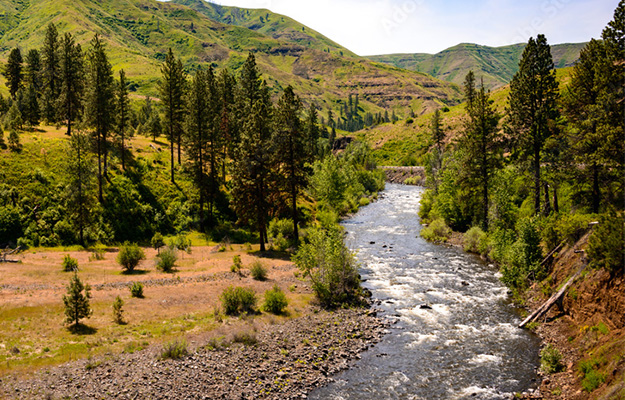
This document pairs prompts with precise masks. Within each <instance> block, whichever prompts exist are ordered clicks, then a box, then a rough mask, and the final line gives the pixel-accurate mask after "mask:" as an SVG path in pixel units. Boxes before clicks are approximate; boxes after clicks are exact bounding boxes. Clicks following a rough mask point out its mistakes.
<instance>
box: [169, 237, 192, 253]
mask: <svg viewBox="0 0 625 400" xmlns="http://www.w3.org/2000/svg"><path fill="white" fill-rule="evenodd" d="M169 247H173V248H176V249H178V250H181V251H184V252H187V253H191V239H189V238H187V236H186V235H184V234H182V233H180V234H178V235H176V236H174V237H173V238H172V239H171V240H170V241H169Z"/></svg>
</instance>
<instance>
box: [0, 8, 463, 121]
mask: <svg viewBox="0 0 625 400" xmlns="http://www.w3.org/2000/svg"><path fill="white" fill-rule="evenodd" d="M3 7H4V9H3ZM2 12H3V16H5V17H6V18H4V19H2V22H0V30H1V32H0V59H1V58H4V59H5V60H6V57H7V56H8V53H9V51H10V49H11V48H13V47H15V46H19V47H20V48H21V49H22V51H23V52H26V51H27V50H28V49H31V48H39V47H41V45H42V43H43V38H44V35H45V30H46V26H47V25H48V24H49V23H50V22H54V23H55V24H56V25H57V28H58V30H59V33H60V34H64V33H65V32H71V33H72V34H73V35H74V36H75V37H76V38H77V41H78V42H79V43H81V44H82V46H83V49H87V48H88V47H89V41H90V40H91V38H92V37H93V35H94V33H95V32H98V33H100V34H101V35H102V37H103V38H104V40H105V42H106V44H107V46H108V52H109V57H110V60H111V63H112V64H113V67H114V69H115V70H118V69H120V68H124V69H125V70H126V73H127V75H128V77H129V79H130V80H131V81H132V82H134V83H136V84H137V85H138V92H139V93H140V94H150V95H152V96H154V95H156V94H157V90H156V82H157V81H158V79H159V77H160V65H161V63H162V61H163V60H164V57H165V54H166V52H167V51H168V48H170V47H171V48H172V49H173V50H174V53H175V54H176V56H178V57H180V58H181V59H182V60H183V62H184V64H185V68H186V69H187V70H188V71H189V72H191V73H192V72H193V71H194V70H195V69H197V68H199V67H200V66H204V67H205V66H207V65H208V64H212V65H214V66H215V67H216V68H223V67H227V68H229V69H231V70H234V71H236V70H237V69H238V68H239V67H240V66H241V65H242V64H243V62H244V61H245V58H246V57H247V53H248V52H253V53H255V54H256V58H257V62H258V64H259V66H260V68H261V70H262V72H263V74H264V77H265V79H266V80H267V81H268V82H269V84H270V86H271V87H272V88H273V89H274V93H278V92H279V91H280V90H281V89H282V88H283V87H285V86H286V85H289V84H290V85H293V87H294V88H295V90H296V92H297V93H298V94H299V95H300V96H301V97H302V98H303V99H304V100H305V101H306V102H307V103H308V102H310V101H314V102H316V103H317V104H318V105H319V106H320V107H322V108H323V109H330V108H332V109H333V110H335V111H336V110H337V109H338V107H339V105H340V102H341V101H344V100H346V99H347V97H348V95H349V94H350V93H351V94H359V98H360V100H361V102H360V105H361V107H362V109H363V110H364V111H371V112H380V111H383V110H384V109H394V110H396V111H397V113H398V114H399V115H405V114H406V113H407V112H408V111H409V110H412V111H414V112H415V113H417V114H422V113H425V112H428V111H430V110H432V109H433V108H437V107H440V106H441V105H453V104H457V103H458V102H459V101H460V99H461V93H460V90H459V88H458V87H456V86H455V85H451V84H449V83H446V82H443V81H440V80H437V79H433V78H431V77H429V76H427V75H425V74H423V73H418V72H412V71H407V70H403V69H399V68H396V67H393V66H389V65H387V64H380V63H376V62H372V61H369V60H367V59H364V58H361V57H358V56H356V55H354V54H353V53H351V52H350V51H349V50H347V49H345V48H343V47H341V46H339V45H338V44H336V43H334V42H333V41H331V40H330V39H328V38H326V37H324V36H323V35H321V34H319V33H317V32H315V31H313V30H312V29H309V28H308V27H305V26H304V25H302V24H299V23H297V21H294V20H292V19H290V18H288V17H285V16H281V15H279V14H274V13H271V12H269V11H267V10H246V9H240V8H233V7H221V6H217V5H214V4H210V3H205V2H204V1H203V0H175V1H169V2H161V1H156V0H107V1H98V0H8V1H6V0H5V1H4V2H2V5H1V6H0V13H2ZM261 17H262V21H261ZM226 22H227V23H226Z"/></svg>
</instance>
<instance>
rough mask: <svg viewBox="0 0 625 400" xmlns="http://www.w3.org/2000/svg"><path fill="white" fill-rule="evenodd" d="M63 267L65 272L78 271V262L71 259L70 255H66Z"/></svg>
mask: <svg viewBox="0 0 625 400" xmlns="http://www.w3.org/2000/svg"><path fill="white" fill-rule="evenodd" d="M62 266H63V271H64V272H73V271H78V260H76V259H75V258H72V257H70V255H69V254H66V255H65V257H63V264H62Z"/></svg>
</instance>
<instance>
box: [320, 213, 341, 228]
mask: <svg viewBox="0 0 625 400" xmlns="http://www.w3.org/2000/svg"><path fill="white" fill-rule="evenodd" d="M317 221H319V224H320V225H321V227H323V228H329V227H331V226H334V225H336V224H337V223H338V222H339V214H338V213H337V212H336V211H334V210H327V209H326V210H319V211H317Z"/></svg>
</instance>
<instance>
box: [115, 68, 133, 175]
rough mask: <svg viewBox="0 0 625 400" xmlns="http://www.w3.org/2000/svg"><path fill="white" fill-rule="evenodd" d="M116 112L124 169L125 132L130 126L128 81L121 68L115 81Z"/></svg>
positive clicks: (123, 167) (124, 167)
mask: <svg viewBox="0 0 625 400" xmlns="http://www.w3.org/2000/svg"><path fill="white" fill-rule="evenodd" d="M115 94H116V98H115V100H116V104H115V106H116V114H117V121H116V122H117V135H118V138H119V142H120V148H119V151H120V154H121V158H122V169H126V146H125V142H124V141H125V139H126V132H127V131H128V127H129V126H130V100H129V99H128V83H127V81H126V73H125V72H124V70H123V69H121V70H119V81H118V82H117V91H116V93H115Z"/></svg>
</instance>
